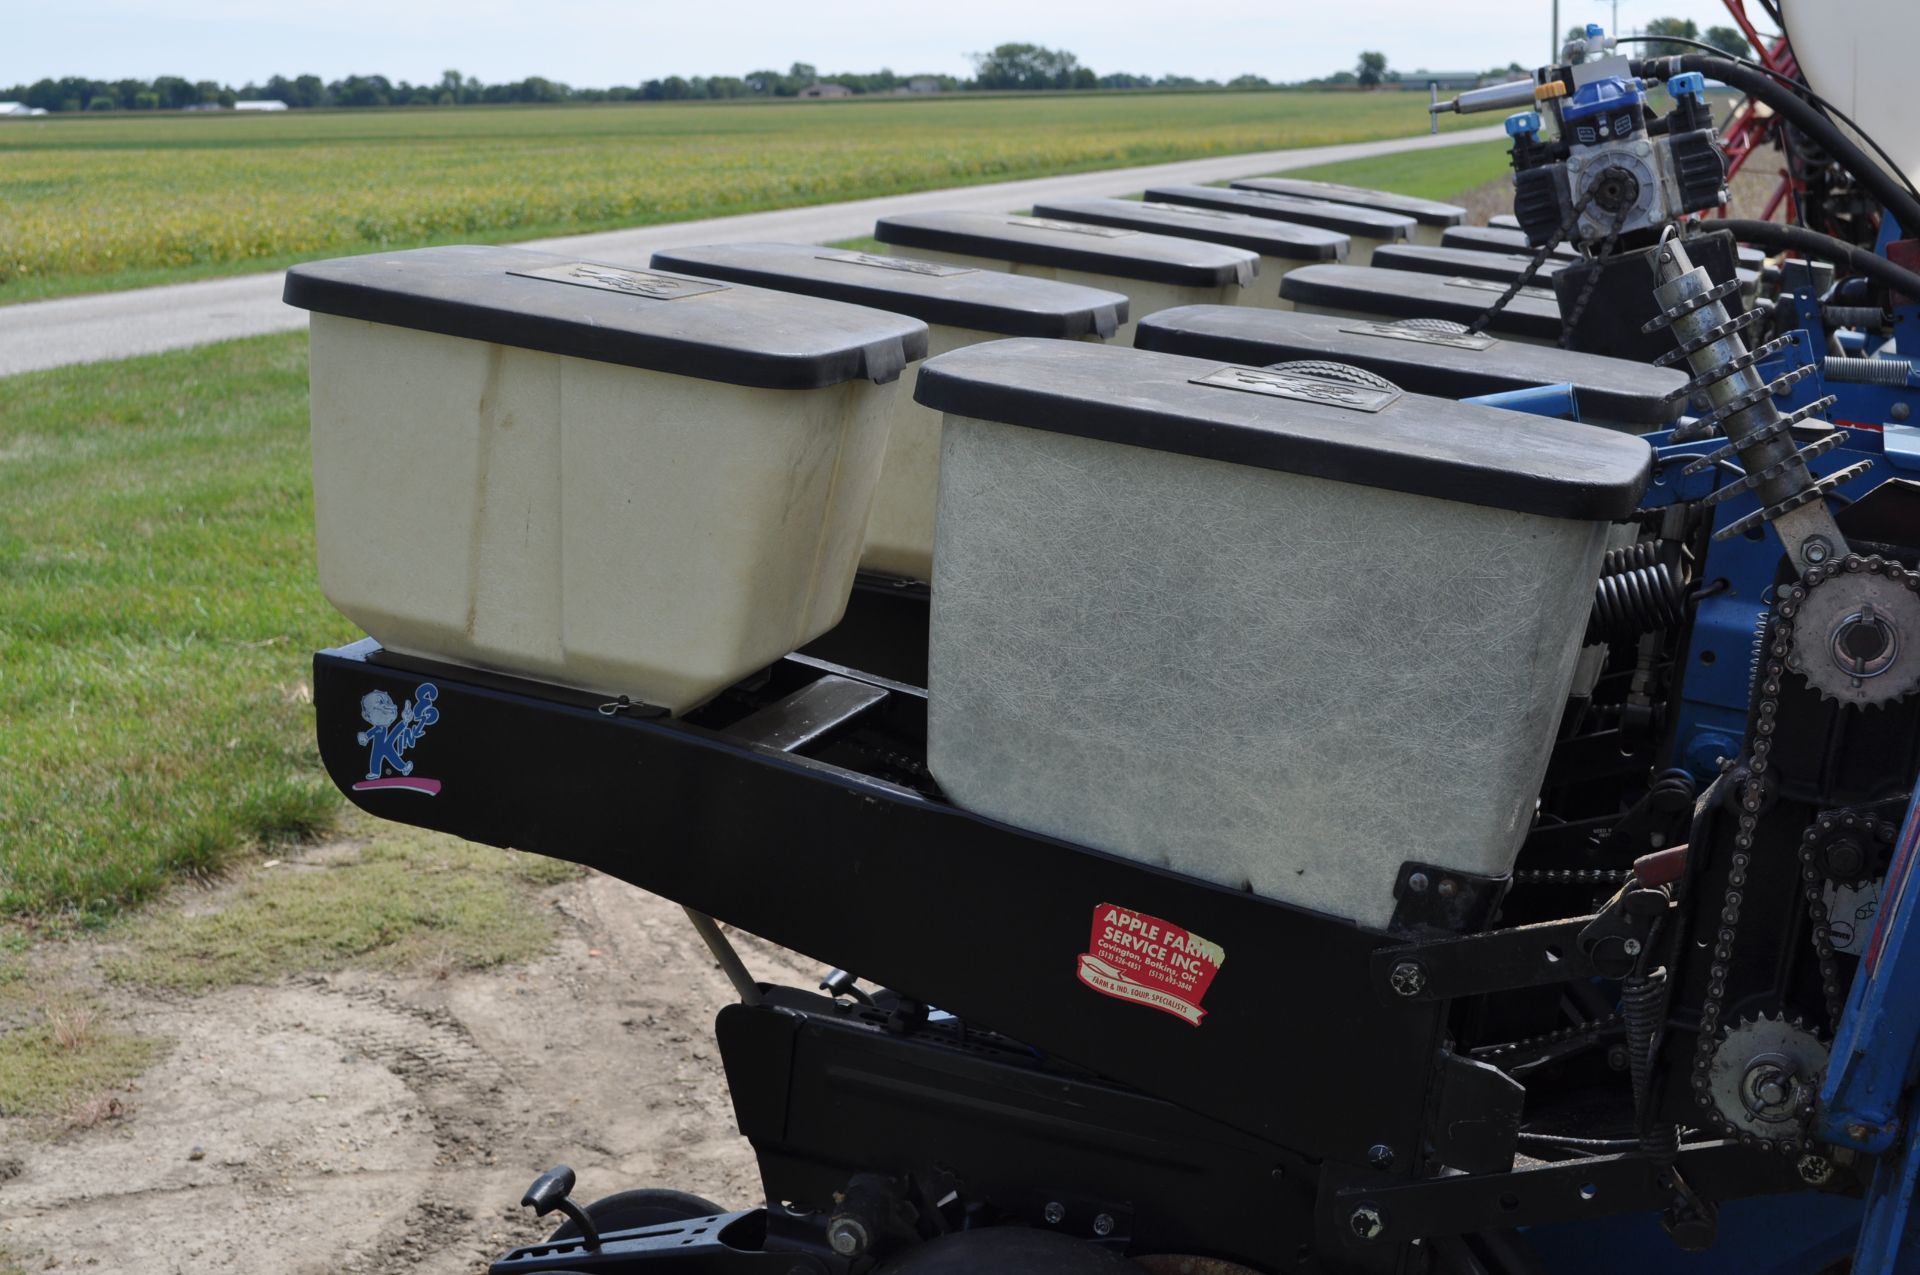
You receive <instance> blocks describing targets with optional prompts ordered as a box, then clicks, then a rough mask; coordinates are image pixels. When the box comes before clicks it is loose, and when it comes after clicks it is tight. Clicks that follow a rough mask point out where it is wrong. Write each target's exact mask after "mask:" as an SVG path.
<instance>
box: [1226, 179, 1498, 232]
mask: <svg viewBox="0 0 1920 1275" xmlns="http://www.w3.org/2000/svg"><path fill="white" fill-rule="evenodd" d="M1233 187H1234V189H1235V190H1257V191H1264V192H1266V193H1267V194H1270V195H1292V196H1294V197H1295V198H1299V199H1320V200H1325V201H1326V202H1328V203H1333V204H1353V205H1355V206H1356V207H1360V208H1374V209H1378V210H1379V211H1381V212H1390V213H1398V214H1400V215H1401V216H1405V217H1411V218H1413V220H1414V227H1413V242H1415V243H1417V244H1437V243H1439V242H1440V236H1441V235H1443V234H1445V233H1446V231H1447V229H1448V228H1449V227H1451V226H1458V225H1460V224H1462V223H1463V222H1465V221H1466V219H1467V210H1466V209H1464V208H1462V207H1460V206H1459V205H1458V204H1443V203H1441V202H1440V201H1439V200H1436V199H1421V198H1419V197H1417V196H1414V195H1401V194H1396V193H1395V192H1393V191H1390V190H1372V189H1370V188H1368V187H1365V186H1348V185H1346V184H1344V183H1342V182H1317V181H1308V180H1307V179H1305V178H1302V177H1249V178H1247V179H1246V180H1244V181H1237V182H1234V183H1233Z"/></svg>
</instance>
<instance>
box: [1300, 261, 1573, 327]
mask: <svg viewBox="0 0 1920 1275" xmlns="http://www.w3.org/2000/svg"><path fill="white" fill-rule="evenodd" d="M1506 290H1507V285H1506V284H1504V283H1500V282H1498V281H1496V280H1493V279H1473V278H1468V277H1466V276H1464V275H1437V274H1416V273H1414V272H1413V271H1410V270H1381V269H1378V268H1374V267H1366V266H1302V267H1301V268H1300V269H1298V270H1295V271H1293V272H1292V273H1291V274H1289V275H1288V276H1287V277H1286V278H1284V279H1282V280H1281V281H1280V295H1281V296H1283V297H1285V298H1286V299H1287V300H1288V301H1289V302H1291V303H1292V306H1293V309H1294V310H1296V311H1298V312H1299V313H1301V314H1331V315H1334V316H1336V317H1339V318H1344V319H1446V320H1448V321H1450V322H1453V323H1462V324H1467V325H1469V326H1471V325H1472V324H1473V323H1475V321H1476V320H1478V319H1479V318H1480V316H1481V315H1482V314H1483V313H1485V312H1486V311H1487V309H1488V308H1489V307H1491V306H1492V305H1493V304H1494V303H1496V302H1498V301H1499V300H1500V298H1501V296H1502V295H1503V294H1504V293H1505V292H1506ZM1486 330H1487V331H1488V332H1491V333H1493V334H1494V335H1495V336H1500V337H1504V338H1506V339H1508V340H1512V341H1524V342H1527V343H1528V344H1530V345H1552V346H1557V345H1559V344H1560V333H1561V332H1562V331H1563V330H1564V327H1563V325H1562V323H1561V321H1560V303H1559V301H1558V300H1556V299H1555V297H1554V294H1553V290H1552V289H1551V288H1541V287H1534V286H1527V287H1523V288H1521V289H1520V291H1519V292H1517V293H1515V294H1514V296H1513V298H1512V299H1511V300H1509V301H1508V302H1507V303H1506V305H1505V306H1503V307H1502V308H1501V309H1500V311H1499V313H1497V314H1495V315H1493V316H1492V318H1491V319H1490V320H1489V321H1488V323H1487V325H1486Z"/></svg>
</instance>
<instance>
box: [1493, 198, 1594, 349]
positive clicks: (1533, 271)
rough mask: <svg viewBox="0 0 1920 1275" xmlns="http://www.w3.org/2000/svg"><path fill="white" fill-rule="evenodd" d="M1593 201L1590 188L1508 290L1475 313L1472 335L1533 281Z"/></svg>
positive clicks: (1535, 253) (1508, 286) (1498, 315)
mask: <svg viewBox="0 0 1920 1275" xmlns="http://www.w3.org/2000/svg"><path fill="white" fill-rule="evenodd" d="M1591 202H1593V191H1591V190H1590V191H1588V192H1587V193H1586V194H1585V195H1582V196H1581V197H1580V202H1579V203H1577V204H1575V205H1574V206H1573V211H1572V212H1570V213H1568V214H1567V216H1566V220H1564V221H1562V222H1561V223H1560V228H1559V229H1558V230H1556V231H1554V233H1553V237H1552V238H1550V239H1548V240H1547V241H1546V242H1545V243H1543V244H1541V245H1540V247H1539V248H1538V249H1536V250H1535V252H1534V254H1533V260H1531V261H1529V262H1527V268H1526V269H1525V270H1522V271H1521V272H1520V274H1519V276H1518V277H1517V278H1515V279H1514V281H1513V282H1512V283H1510V284H1508V285H1507V290H1506V291H1505V292H1503V293H1501V294H1500V295H1499V296H1497V297H1495V298H1494V299H1493V304H1492V305H1490V306H1488V307H1487V308H1486V309H1484V310H1482V311H1481V312H1480V313H1479V314H1477V315H1475V316H1474V318H1473V322H1471V323H1469V324H1467V332H1468V333H1469V334H1470V335H1475V336H1477V335H1479V334H1480V333H1482V332H1484V331H1486V330H1487V325H1488V324H1489V323H1492V322H1493V321H1494V320H1495V319H1497V318H1499V317H1500V312H1501V311H1502V310H1504V309H1506V308H1507V303H1508V302H1510V301H1512V300H1513V299H1514V298H1515V297H1517V296H1519V295H1520V289H1522V288H1524V287H1526V286H1527V285H1528V284H1529V283H1532V282H1533V278H1534V276H1535V275H1537V274H1539V273H1540V267H1542V266H1544V265H1546V264H1547V258H1548V257H1550V256H1552V255H1553V250H1554V249H1555V248H1557V247H1559V246H1560V245H1561V244H1562V243H1565V242H1566V238H1567V236H1568V235H1570V234H1572V233H1573V227H1574V224H1575V223H1576V222H1578V221H1579V220H1580V214H1582V213H1584V212H1585V211H1586V210H1587V205H1588V204H1589V203H1591Z"/></svg>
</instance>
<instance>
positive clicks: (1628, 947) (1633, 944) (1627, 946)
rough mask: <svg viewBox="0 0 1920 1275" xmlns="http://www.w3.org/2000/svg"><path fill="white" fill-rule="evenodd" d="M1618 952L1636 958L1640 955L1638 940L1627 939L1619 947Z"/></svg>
mask: <svg viewBox="0 0 1920 1275" xmlns="http://www.w3.org/2000/svg"><path fill="white" fill-rule="evenodd" d="M1620 950H1621V951H1623V952H1625V953H1626V954H1627V955H1628V956H1638V955H1640V940H1639V939H1628V940H1627V941H1626V942H1625V943H1622V944H1621V945H1620Z"/></svg>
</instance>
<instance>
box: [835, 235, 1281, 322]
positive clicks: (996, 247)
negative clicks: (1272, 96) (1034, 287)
mask: <svg viewBox="0 0 1920 1275" xmlns="http://www.w3.org/2000/svg"><path fill="white" fill-rule="evenodd" d="M873 234H874V238H876V239H878V240H879V241H880V242H881V243H883V244H885V245H887V252H888V253H889V254H891V255H893V256H899V257H912V258H915V259H918V260H922V261H938V262H944V263H945V264H947V265H955V266H971V267H974V268H976V269H981V270H1001V271H1006V272H1007V273H1010V274H1018V275H1027V276H1030V277H1032V278H1036V279H1052V280H1055V281H1057V282H1059V283H1077V284H1080V285H1082V286H1084V287H1089V288H1099V289H1103V290H1105V291H1109V292H1118V293H1121V294H1123V295H1124V296H1125V297H1126V298H1127V316H1128V318H1127V322H1125V323H1123V324H1121V325H1120V327H1119V329H1118V330H1117V331H1116V332H1115V333H1114V335H1113V340H1114V341H1115V343H1116V344H1120V345H1125V344H1126V343H1128V342H1130V341H1132V340H1133V325H1134V324H1135V323H1137V322H1139V320H1140V319H1141V318H1143V317H1145V316H1146V315H1149V314H1152V313H1154V312H1155V311H1157V310H1167V309H1171V308H1172V307H1174V306H1177V305H1230V304H1233V303H1234V302H1236V301H1238V300H1239V299H1240V296H1241V293H1242V291H1243V290H1245V289H1247V288H1250V287H1252V286H1253V282H1254V272H1255V271H1256V270H1257V269H1258V268H1259V258H1257V257H1256V256H1255V255H1254V254H1253V253H1251V252H1248V251H1247V250H1246V249H1244V248H1232V247H1228V246H1227V245H1226V244H1217V243H1200V242H1197V241H1195V240H1191V239H1176V238H1174V237H1172V236H1170V235H1156V234H1147V233H1144V232H1142V231H1138V230H1129V229H1126V228H1124V227H1120V226H1095V225H1089V224H1087V223H1084V222H1072V221H1060V220H1057V219H1055V218H1052V217H1026V216H1019V215H1014V214H1007V213H988V212H929V213H901V214H899V215H897V216H892V217H882V218H881V219H880V220H879V221H878V222H876V223H875V224H874V228H873Z"/></svg>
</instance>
